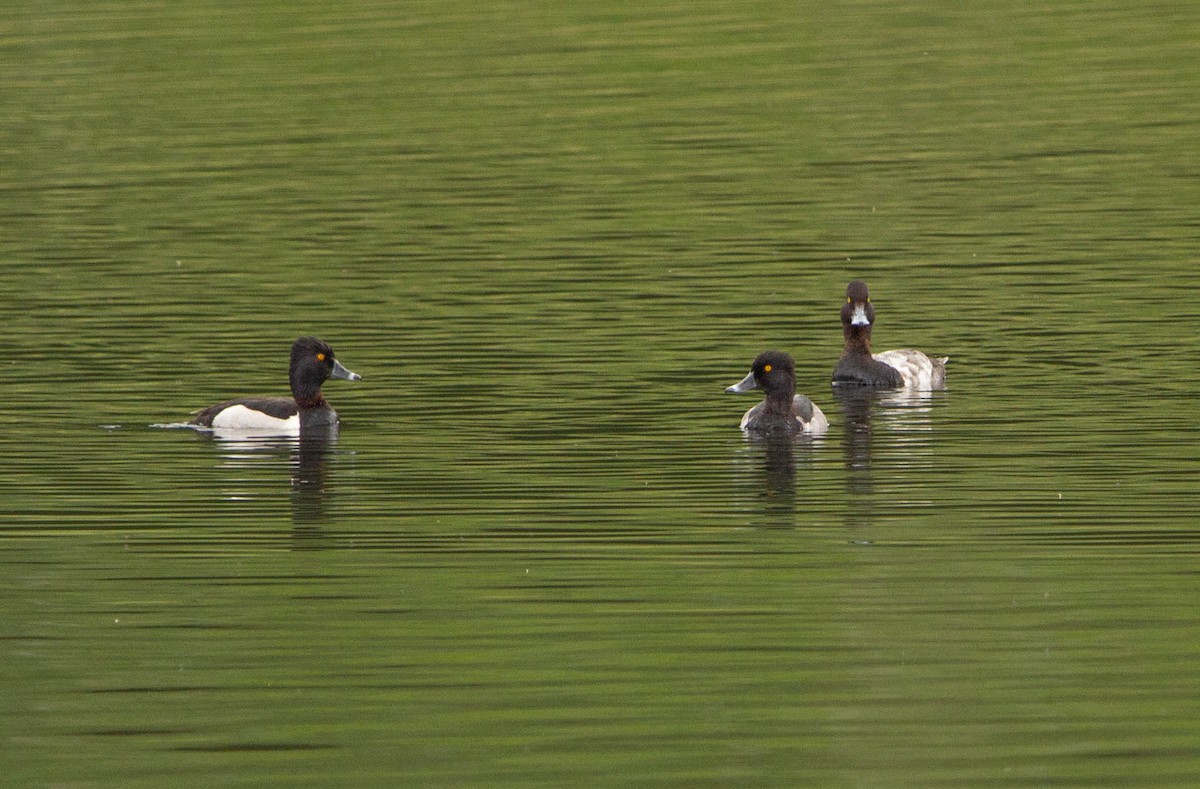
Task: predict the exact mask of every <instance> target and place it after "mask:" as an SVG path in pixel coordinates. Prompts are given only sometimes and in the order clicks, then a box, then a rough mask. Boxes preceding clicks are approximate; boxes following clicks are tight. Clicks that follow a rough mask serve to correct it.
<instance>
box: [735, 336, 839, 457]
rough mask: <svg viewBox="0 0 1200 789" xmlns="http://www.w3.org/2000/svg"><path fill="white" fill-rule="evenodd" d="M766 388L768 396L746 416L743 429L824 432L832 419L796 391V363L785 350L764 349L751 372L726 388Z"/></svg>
mask: <svg viewBox="0 0 1200 789" xmlns="http://www.w3.org/2000/svg"><path fill="white" fill-rule="evenodd" d="M751 389H762V390H763V392H764V393H765V394H766V398H765V399H764V400H763V401H762V402H761V403H759V404H758V405H756V406H754V407H753V408H751V409H750V410H749V411H747V412H746V414H745V416H743V417H742V423H741V428H742V430H746V431H749V432H752V433H762V434H766V435H788V436H794V435H796V434H797V433H812V434H813V435H820V434H821V433H824V432H825V431H826V430H828V429H829V420H828V419H826V418H825V414H823V413H821V409H820V408H818V407H817V405H816V403H814V402H813V401H812V400H809V399H808V398H807V397H805V396H804V395H802V394H796V364H795V362H793V361H792V357H791V356H789V355H788V354H786V353H784V352H783V351H764V352H762V353H760V354H759V355H758V358H756V359H755V360H754V364H752V365H751V366H750V373H749V375H747V376H746V377H745V378H743V379H742V380H740V381H738V382H737V383H736V384H734V385H733V386H731V387H729V388H728V389H726V390H725V393H726V394H737V393H740V392H747V391H749V390H751Z"/></svg>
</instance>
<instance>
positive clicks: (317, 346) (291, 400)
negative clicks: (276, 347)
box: [188, 337, 362, 435]
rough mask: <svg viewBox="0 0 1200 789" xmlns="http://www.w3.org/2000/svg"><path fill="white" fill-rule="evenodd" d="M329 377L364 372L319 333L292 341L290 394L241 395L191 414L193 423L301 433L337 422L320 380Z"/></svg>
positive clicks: (355, 377) (354, 376) (355, 375)
mask: <svg viewBox="0 0 1200 789" xmlns="http://www.w3.org/2000/svg"><path fill="white" fill-rule="evenodd" d="M330 378H341V379H343V380H346V381H359V380H362V376H361V375H359V374H358V373H355V372H351V371H350V370H347V369H346V368H345V367H343V366H342V363H341V362H339V361H338V360H337V358H336V357H335V356H334V354H333V348H330V347H329V344H328V343H326V342H324V341H323V340H320V339H318V338H316V337H301V338H299V339H298V340H296V341H295V342H294V343H292V356H291V364H290V366H289V368H288V382H289V383H290V384H291V389H292V396H291V397H238V398H234V399H232V400H225V401H224V402H220V403H217V404H216V405H212V406H209V407H208V408H204V409H202V410H200V411H196V412H194V413H193V414H192V420H191V421H190V422H189V423H188V424H189V425H192V426H194V427H201V428H216V429H230V430H256V431H263V430H266V431H271V432H276V433H280V434H289V435H299V434H300V433H301V432H303V431H306V430H310V429H315V428H329V427H332V426H336V425H337V424H338V415H337V411H334V410H333V406H331V405H329V403H327V402H326V401H325V398H324V397H323V396H322V395H321V384H323V383H325V382H326V381H327V380H329V379H330Z"/></svg>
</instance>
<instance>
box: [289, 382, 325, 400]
mask: <svg viewBox="0 0 1200 789" xmlns="http://www.w3.org/2000/svg"><path fill="white" fill-rule="evenodd" d="M291 385H292V397H293V398H295V400H296V405H298V406H300V407H301V408H320V407H321V406H323V405H325V398H324V397H323V396H322V395H321V382H320V381H314V380H311V379H308V378H306V377H305V376H302V375H293V376H291Z"/></svg>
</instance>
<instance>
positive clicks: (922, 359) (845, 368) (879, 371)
mask: <svg viewBox="0 0 1200 789" xmlns="http://www.w3.org/2000/svg"><path fill="white" fill-rule="evenodd" d="M874 323H875V307H874V306H873V305H872V304H871V296H870V293H869V291H868V290H867V283H866V282H863V281H862V280H861V279H856V280H852V281H851V282H850V284H849V285H847V286H846V303H845V304H843V305H842V335H843V336H844V337H845V338H846V345H845V348H844V349H843V350H842V356H841V358H840V359H838V363H837V366H836V367H835V368H834V370H833V383H834V385H838V384H859V385H863V386H878V387H884V388H889V389H894V388H899V387H906V388H912V389H921V390H929V389H941V388H943V387H944V386H945V385H946V362H948V361H950V357H949V356H932V357H931V356H928V355H926V354H924V353H922V352H921V351H914V350H911V349H903V350H892V351H883V352H882V353H876V354H872V353H871V326H872V325H873V324H874Z"/></svg>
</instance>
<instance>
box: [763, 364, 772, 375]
mask: <svg viewBox="0 0 1200 789" xmlns="http://www.w3.org/2000/svg"><path fill="white" fill-rule="evenodd" d="M763 372H764V373H769V372H771V365H769V364H764V365H763Z"/></svg>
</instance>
